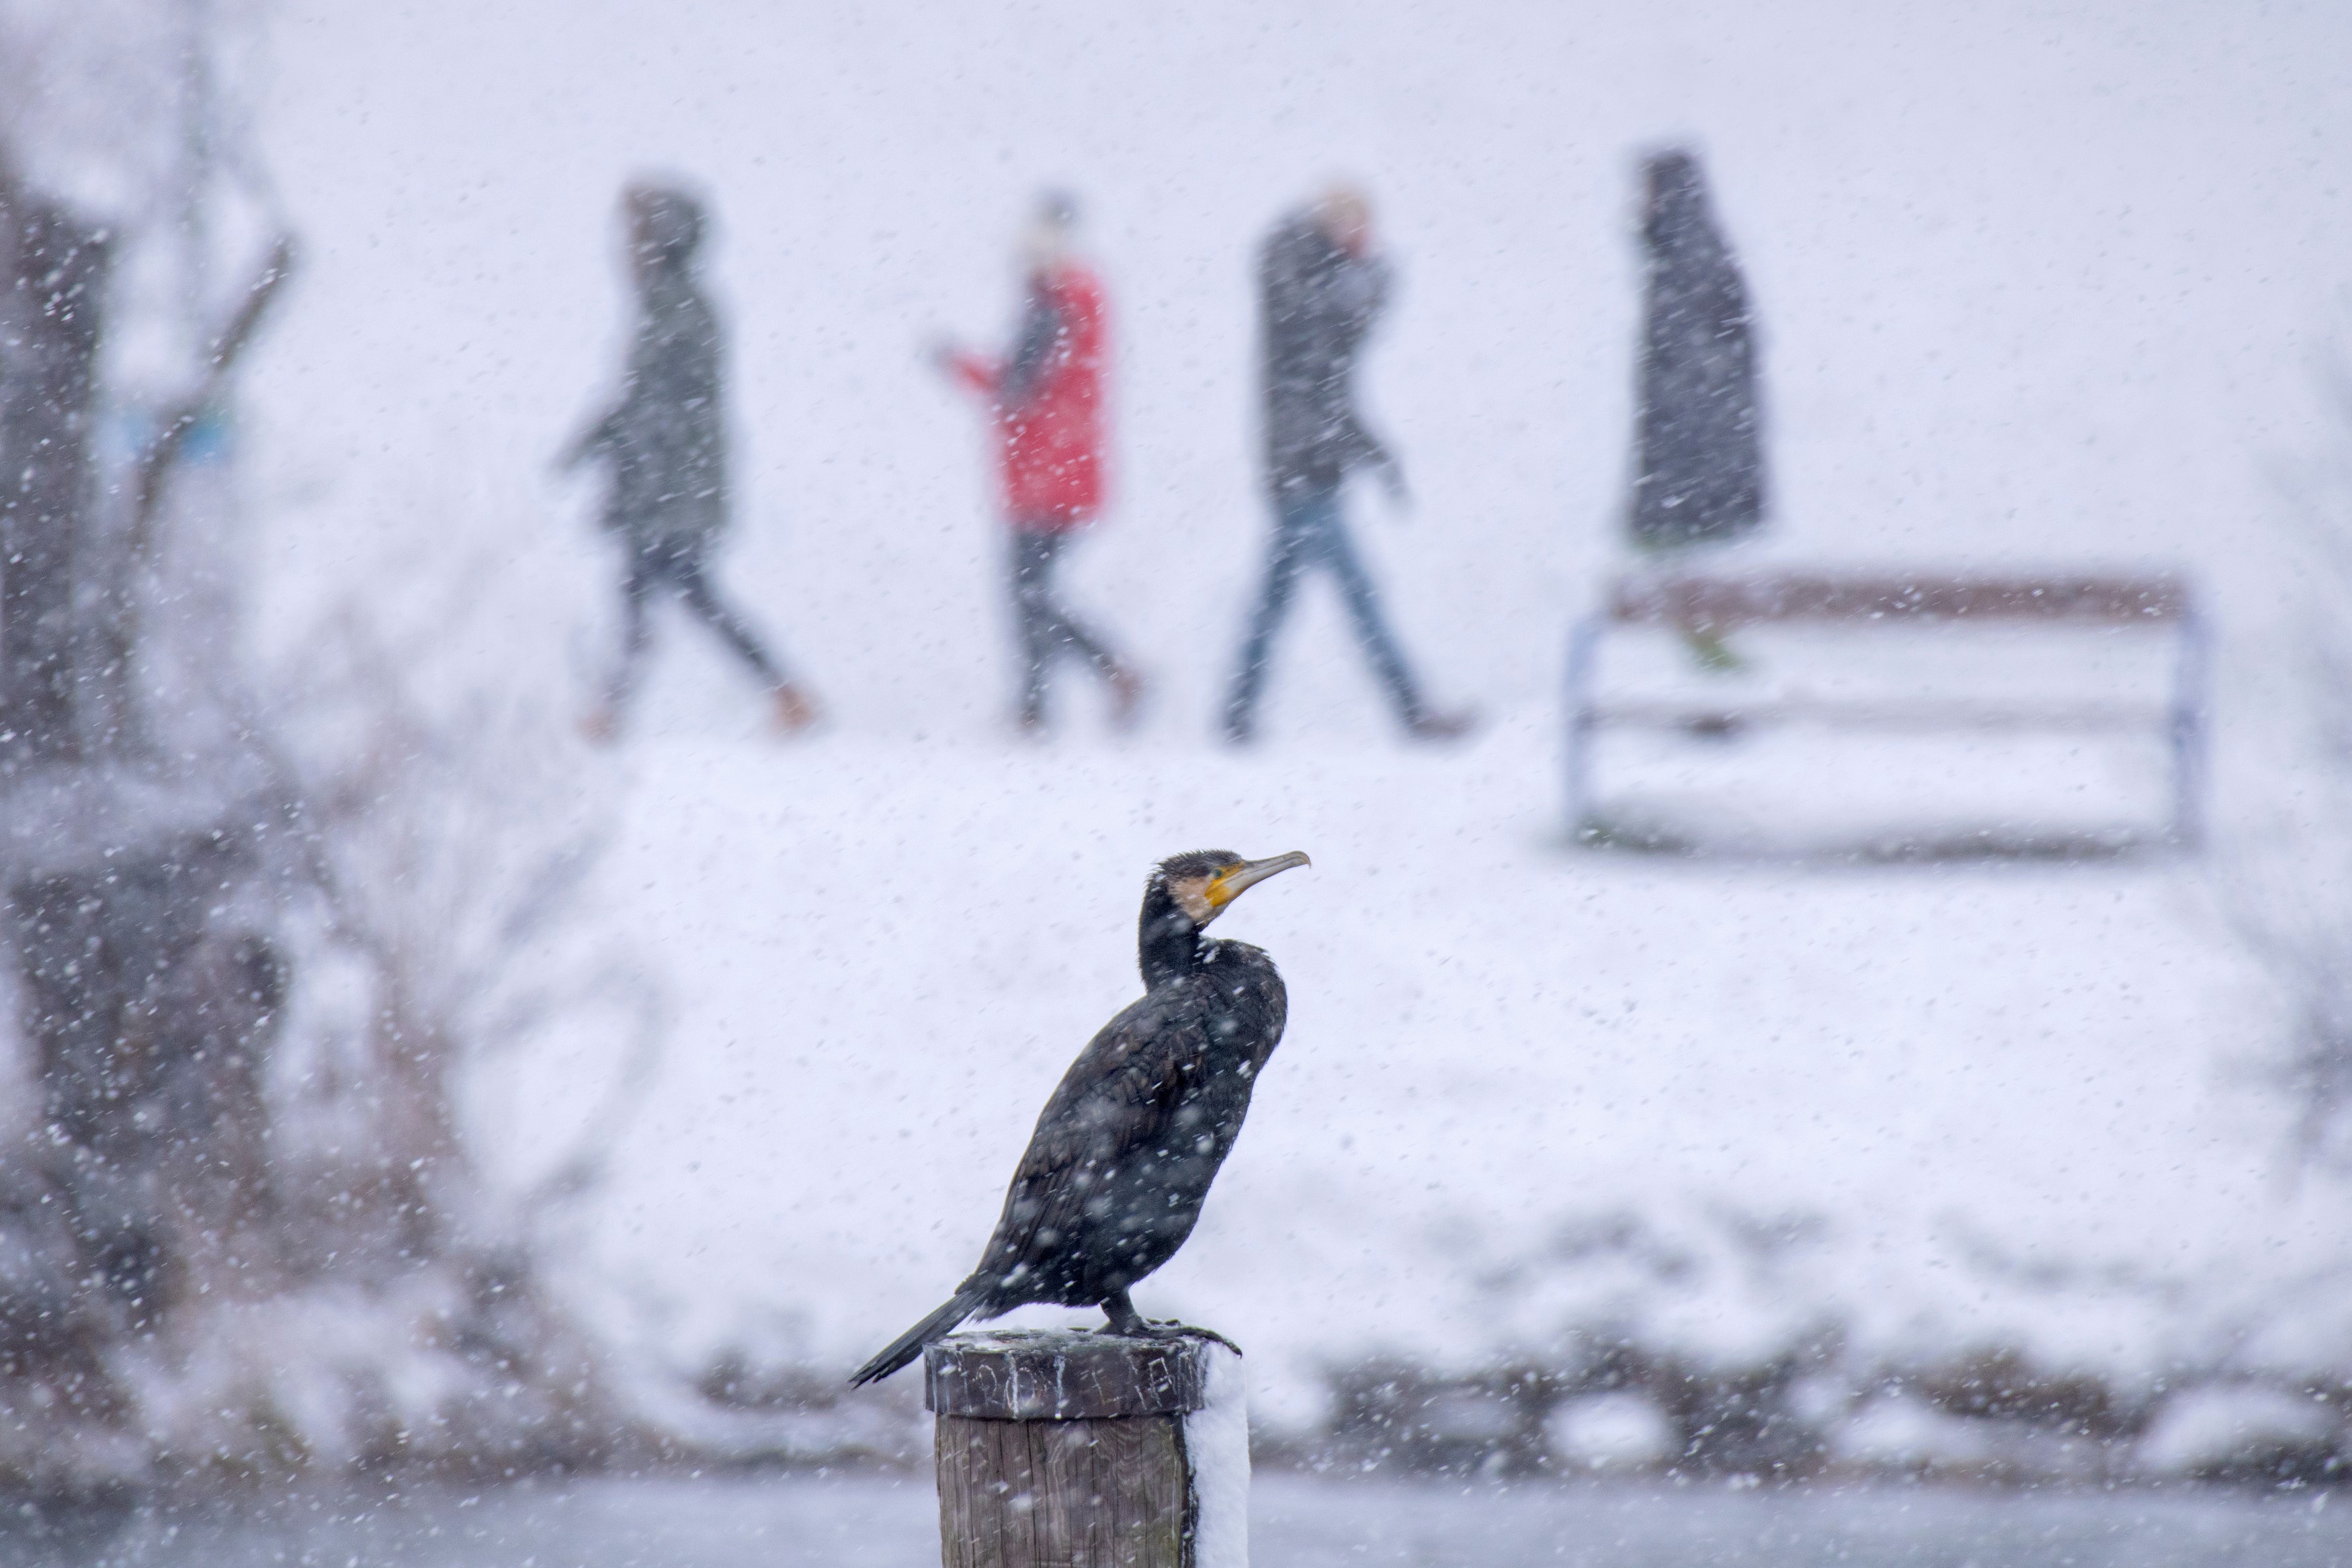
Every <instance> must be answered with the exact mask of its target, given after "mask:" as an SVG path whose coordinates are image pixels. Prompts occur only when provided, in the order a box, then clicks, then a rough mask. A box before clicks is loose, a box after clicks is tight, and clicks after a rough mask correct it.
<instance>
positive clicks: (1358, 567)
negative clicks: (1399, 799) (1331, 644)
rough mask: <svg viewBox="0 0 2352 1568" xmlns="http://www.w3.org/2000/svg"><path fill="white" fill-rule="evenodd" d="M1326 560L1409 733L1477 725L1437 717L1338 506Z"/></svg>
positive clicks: (1455, 731)
mask: <svg viewBox="0 0 2352 1568" xmlns="http://www.w3.org/2000/svg"><path fill="white" fill-rule="evenodd" d="M1322 557H1323V559H1324V560H1325V561H1326V562H1327V563H1328V565H1329V566H1330V568H1331V574H1332V575H1333V576H1334V577H1336V578H1338V579H1339V596H1340V597H1341V598H1342V599H1343V600H1345V601H1347V605H1348V618H1349V620H1350V621H1351V622H1354V624H1355V628H1356V642H1357V643H1358V644H1359V645H1360V647H1361V648H1362V649H1363V650H1364V657H1365V658H1367V659H1369V660H1370V661H1371V665H1372V670H1373V673H1374V674H1377V675H1379V676H1380V679H1381V685H1384V686H1386V687H1387V688H1388V692H1389V700H1390V701H1391V702H1392V703H1394V704H1395V705H1396V710H1397V717H1398V719H1399V720H1400V721H1401V722H1402V724H1403V725H1404V727H1405V729H1406V730H1407V731H1408V732H1409V733H1411V734H1412V735H1413V736H1415V737H1419V738H1420V739H1423V740H1451V739H1453V738H1454V737H1456V736H1459V735H1463V734H1465V733H1466V732H1467V731H1468V730H1469V728H1470V726H1471V718H1470V716H1469V715H1468V714H1466V713H1435V712H1433V711H1431V709H1430V707H1429V705H1428V704H1427V703H1425V702H1423V700H1422V695H1421V683H1420V682H1418V681H1416V680H1414V679H1413V675H1412V669H1411V668H1410V667H1409V666H1408V665H1407V664H1405V660H1404V653H1403V650H1402V649H1401V648H1399V647H1398V646H1397V640H1396V632H1395V631H1394V630H1393V629H1392V628H1391V626H1390V625H1389V619H1388V615H1387V613H1386V612H1385V611H1384V610H1383V609H1382V608H1381V597H1380V591H1378V590H1377V589H1375V588H1374V587H1373V586H1372V579H1371V574H1370V572H1367V571H1366V570H1364V563H1363V561H1362V559H1360V558H1359V557H1358V556H1357V554H1356V542H1355V540H1354V539H1352V538H1349V535H1348V526H1347V523H1346V522H1345V520H1344V519H1342V518H1341V517H1340V516H1339V508H1338V507H1333V508H1332V510H1331V516H1330V519H1329V532H1328V535H1327V537H1326V538H1325V541H1324V544H1323V549H1322Z"/></svg>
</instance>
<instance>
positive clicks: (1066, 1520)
mask: <svg viewBox="0 0 2352 1568" xmlns="http://www.w3.org/2000/svg"><path fill="white" fill-rule="evenodd" d="M923 1403H924V1404H925V1405H926V1406H929V1408H930V1410H931V1411H932V1412H933V1413H934V1414H935V1415H936V1416H938V1418H939V1427H938V1462H939V1482H940V1563H942V1564H943V1565H944V1568H1047V1565H1048V1564H1051V1565H1052V1568H1245V1564H1246V1563H1247V1562H1248V1525H1247V1520H1246V1511H1247V1506H1248V1486H1249V1434H1248V1422H1247V1420H1246V1417H1245V1415H1244V1409H1243V1400H1242V1393H1241V1378H1240V1367H1239V1365H1238V1364H1237V1361H1236V1358H1235V1357H1234V1354H1233V1352H1232V1351H1230V1350H1227V1349H1225V1348H1224V1347H1223V1346H1222V1345H1220V1344H1218V1343H1215V1342H1213V1341H1211V1340H1208V1339H1205V1338H1201V1337H1194V1336H1187V1337H1185V1338H1181V1339H1122V1338H1119V1337H1117V1336H1115V1335H1111V1334H1108V1333H1080V1332H1076V1331H1069V1330H1054V1331H1029V1332H1024V1331H998V1332H991V1333H961V1334H953V1335H950V1337H949V1338H947V1339H944V1340H942V1341H940V1343H937V1344H934V1345H932V1346H931V1347H930V1348H929V1350H928V1351H926V1352H925V1353H924V1355H923Z"/></svg>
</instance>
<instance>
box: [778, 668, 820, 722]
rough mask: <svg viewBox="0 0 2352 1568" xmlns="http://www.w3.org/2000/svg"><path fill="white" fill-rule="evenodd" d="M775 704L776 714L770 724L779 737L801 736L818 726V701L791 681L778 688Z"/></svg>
mask: <svg viewBox="0 0 2352 1568" xmlns="http://www.w3.org/2000/svg"><path fill="white" fill-rule="evenodd" d="M774 702H775V712H774V713H773V715H772V716H770V718H769V720H768V724H769V727H771V728H772V729H773V730H774V731H775V732H776V733H777V734H778V735H799V734H802V733H803V731H806V730H808V729H810V728H812V727H814V725H815V724H816V721H817V718H818V717H819V710H818V708H817V706H816V699H815V698H814V697H813V696H811V695H808V693H806V692H804V691H803V690H801V688H800V687H798V686H796V685H793V684H792V683H791V682H790V681H786V682H785V683H784V684H783V685H781V686H778V687H777V688H776V695H775V697H774Z"/></svg>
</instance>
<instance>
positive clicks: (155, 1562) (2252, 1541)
mask: <svg viewBox="0 0 2352 1568" xmlns="http://www.w3.org/2000/svg"><path fill="white" fill-rule="evenodd" d="M932 1508H933V1503H932V1494H931V1489H930V1486H929V1478H928V1477H919V1478H909V1479H885V1478H876V1477H870V1476H861V1477H855V1478H845V1479H810V1478H806V1477H791V1478H772V1479H729V1480H702V1481H696V1480H634V1481H633V1480H598V1481H590V1482H584V1483H580V1484H577V1485H574V1486H571V1487H567V1488H554V1487H531V1488H524V1489H518V1490H508V1491H498V1492H484V1493H480V1494H469V1493H466V1492H462V1491H436V1492H427V1493H418V1494H415V1495H410V1496H398V1497H383V1498H374V1499H357V1498H351V1497H337V1498H327V1497H315V1498H311V1497H305V1498H297V1499H287V1500H280V1501H278V1502H277V1503H275V1504H273V1505H272V1506H270V1507H268V1509H264V1510H260V1511H252V1512H247V1513H243V1514H228V1513H205V1512H187V1511H181V1512H170V1511H131V1512H128V1513H124V1514H120V1515H116V1516H113V1517H110V1518H109V1517H103V1516H99V1515H88V1516H83V1517H81V1518H79V1519H69V1520H58V1521H47V1522H44V1523H39V1524H35V1523H33V1522H29V1521H24V1520H21V1519H20V1520H17V1521H15V1522H13V1523H6V1522H0V1564H5V1568H165V1565H170V1568H268V1565H273V1564H284V1565H287V1568H926V1565H928V1564H931V1563H937V1562H938V1561H939V1544H938V1537H937V1534H936V1530H937V1526H936V1522H935V1516H934V1514H933V1512H932ZM1251 1555H1252V1560H1253V1561H1254V1562H1255V1563H1256V1564H1257V1568H1341V1565H1343V1564H1344V1565H1346V1568H1405V1565H1408V1564H1410V1565H1412V1568H1440V1565H1443V1568H1456V1565H1459V1568H1513V1565H1516V1564H1521V1563H1566V1564H1577V1565H1590V1568H1743V1565H1748V1564H1755V1565H1758V1568H1762V1565H1764V1564H1770V1565H1772V1568H1811V1565H1814V1564H1820V1565H1821V1568H1881V1565H1884V1568H1895V1565H1897V1564H1900V1565H1902V1568H2208V1565H2220V1564H2224V1563H2230V1564H2239V1563H2242V1564H2248V1565H2250V1568H2252V1565H2259V1568H2321V1565H2329V1568H2333V1565H2337V1564H2352V1498H2347V1499H2345V1500H2340V1501H2339V1500H2329V1499H2328V1498H2326V1496H2324V1495H2321V1496H2314V1495H2311V1494H2285V1495H2271V1496H2263V1497H2257V1496H2252V1495H2244V1494H2230V1493H2202V1494H2164V1493H2147V1492H2117V1493H2084V1494H2065V1493H2058V1494H2032V1493H2028V1494H2018V1493H2004V1492H1965V1491H1920V1490H1906V1489H1891V1488H1876V1489H1859V1490H1803V1491H1768V1490H1755V1491H1746V1492H1735V1491H1727V1490H1717V1489H1707V1488H1697V1487H1691V1488H1683V1489H1673V1488H1647V1487H1643V1488H1634V1487H1609V1488H1589V1487H1576V1486H1521V1487H1503V1488H1496V1487H1488V1486H1477V1487H1471V1488H1467V1489H1465V1487H1463V1486H1461V1485H1459V1484H1454V1485H1445V1484H1420V1483H1410V1482H1396V1481H1386V1480H1383V1481H1330V1480H1313V1479H1298V1478H1294V1477H1286V1476H1262V1477H1260V1478H1259V1479H1258V1481H1257V1484H1256V1486H1255V1490H1254V1491H1253V1494H1252V1509H1251Z"/></svg>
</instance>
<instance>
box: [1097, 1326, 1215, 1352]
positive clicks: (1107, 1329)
mask: <svg viewBox="0 0 2352 1568" xmlns="http://www.w3.org/2000/svg"><path fill="white" fill-rule="evenodd" d="M1095 1332H1096V1333H1105V1334H1113V1335H1116V1336H1117V1337H1118V1338H1120V1339H1213V1340H1215V1341H1216V1342H1217V1343H1219V1344H1221V1345H1223V1346H1224V1347H1225V1348H1226V1349H1227V1350H1229V1351H1232V1352H1233V1353H1234V1354H1235V1355H1240V1354H1242V1347H1241V1346H1239V1345H1237V1344H1235V1343H1234V1342H1233V1341H1231V1340H1229V1339H1227V1338H1226V1337H1225V1336H1224V1335H1223V1334H1221V1333H1218V1332H1217V1331H1216V1330H1214V1329H1202V1328H1194V1327H1193V1326H1192V1324H1191V1323H1180V1322H1175V1321H1173V1320H1172V1319H1171V1321H1169V1322H1153V1321H1152V1320H1151V1319H1150V1318H1143V1317H1139V1318H1135V1319H1133V1320H1131V1321H1129V1322H1124V1323H1105V1324H1104V1325H1103V1326H1102V1327H1101V1328H1099V1329H1097V1330H1096V1331H1095Z"/></svg>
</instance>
